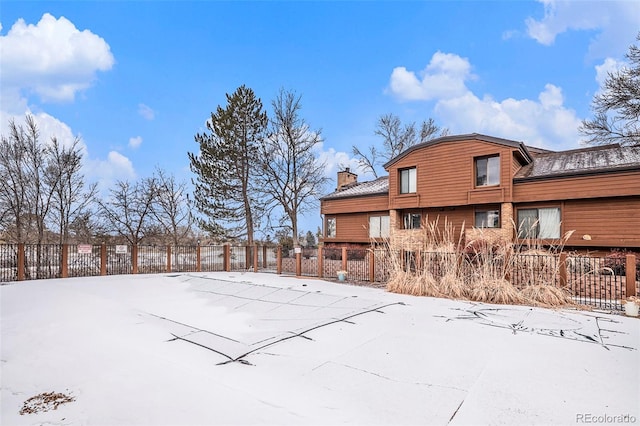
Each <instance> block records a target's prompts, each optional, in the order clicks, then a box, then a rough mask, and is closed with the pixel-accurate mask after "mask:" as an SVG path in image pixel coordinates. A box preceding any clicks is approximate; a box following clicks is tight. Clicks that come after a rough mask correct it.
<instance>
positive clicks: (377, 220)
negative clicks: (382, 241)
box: [369, 216, 389, 238]
mask: <svg viewBox="0 0 640 426" xmlns="http://www.w3.org/2000/svg"><path fill="white" fill-rule="evenodd" d="M387 237H389V216H371V217H370V218H369V238H387Z"/></svg>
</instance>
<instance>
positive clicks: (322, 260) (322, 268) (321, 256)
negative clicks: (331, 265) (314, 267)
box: [318, 246, 324, 278]
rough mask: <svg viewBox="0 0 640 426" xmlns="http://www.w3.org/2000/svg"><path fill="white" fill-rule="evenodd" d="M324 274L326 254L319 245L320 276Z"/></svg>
mask: <svg viewBox="0 0 640 426" xmlns="http://www.w3.org/2000/svg"><path fill="white" fill-rule="evenodd" d="M323 276H324V254H323V253H322V246H318V278H322V277H323Z"/></svg>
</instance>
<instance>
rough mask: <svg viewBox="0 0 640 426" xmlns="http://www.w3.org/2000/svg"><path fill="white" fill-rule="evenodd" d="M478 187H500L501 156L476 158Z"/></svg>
mask: <svg viewBox="0 0 640 426" xmlns="http://www.w3.org/2000/svg"><path fill="white" fill-rule="evenodd" d="M475 163H476V187H478V186H490V185H500V156H499V155H495V156H493V157H480V158H476V161H475Z"/></svg>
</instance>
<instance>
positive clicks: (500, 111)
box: [435, 84, 580, 149]
mask: <svg viewBox="0 0 640 426" xmlns="http://www.w3.org/2000/svg"><path fill="white" fill-rule="evenodd" d="M563 103H564V99H563V96H562V90H561V89H560V88H559V87H556V86H554V85H552V84H547V85H546V86H545V89H544V91H542V92H541V93H540V94H539V95H538V101H535V100H531V99H513V98H508V99H504V100H502V101H496V100H494V99H492V98H491V97H488V96H487V97H484V98H482V99H480V98H479V97H477V96H476V95H474V94H473V93H471V92H467V93H466V94H465V95H464V96H461V97H458V98H455V99H443V100H440V101H438V102H437V104H436V107H435V111H436V114H437V115H438V116H439V117H441V119H442V120H443V122H444V124H445V125H446V126H448V127H449V128H450V129H452V131H453V132H454V133H473V132H476V133H484V134H488V135H491V136H498V137H504V138H507V139H513V140H518V141H523V142H524V143H526V144H528V145H533V146H538V147H541V148H549V149H570V148H576V147H577V146H576V145H577V143H578V140H579V135H578V130H577V129H578V126H579V124H580V119H579V118H578V117H577V116H576V114H575V111H573V110H571V109H568V108H566V107H565V106H564V104H563Z"/></svg>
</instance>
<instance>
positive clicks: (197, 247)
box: [196, 241, 202, 272]
mask: <svg viewBox="0 0 640 426" xmlns="http://www.w3.org/2000/svg"><path fill="white" fill-rule="evenodd" d="M196 272H202V263H201V260H200V242H199V241H198V245H197V246H196Z"/></svg>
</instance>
